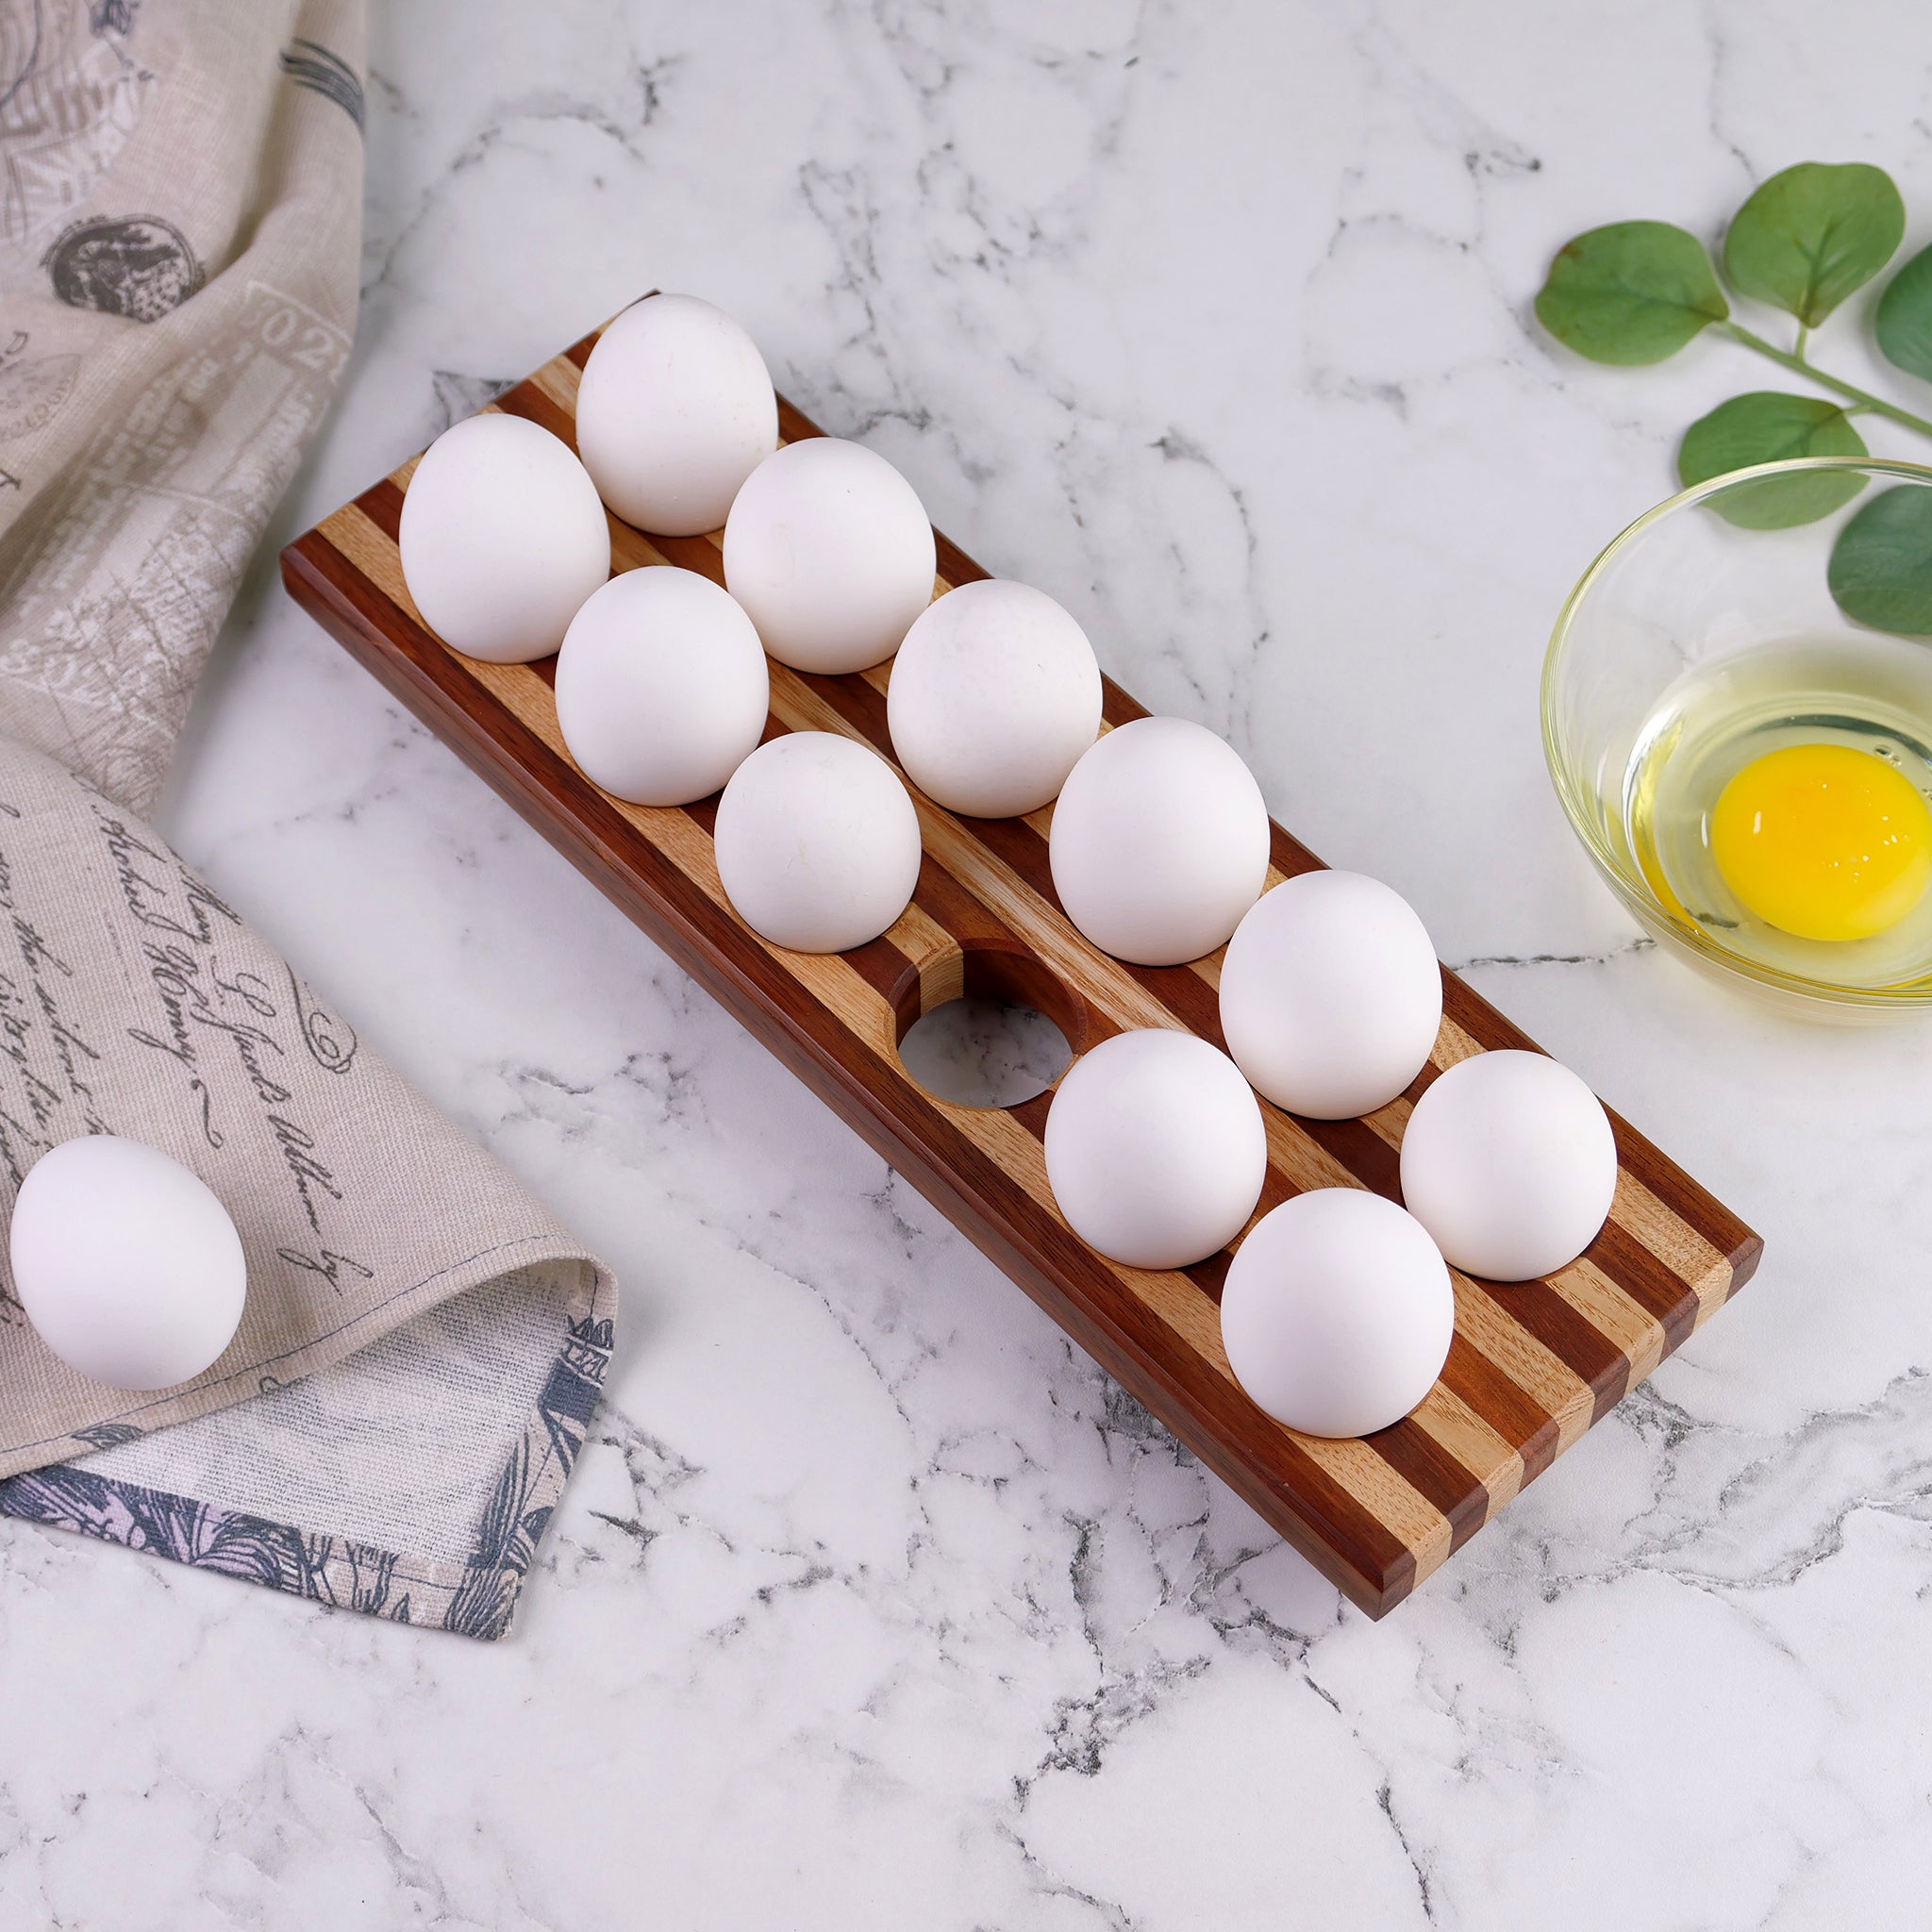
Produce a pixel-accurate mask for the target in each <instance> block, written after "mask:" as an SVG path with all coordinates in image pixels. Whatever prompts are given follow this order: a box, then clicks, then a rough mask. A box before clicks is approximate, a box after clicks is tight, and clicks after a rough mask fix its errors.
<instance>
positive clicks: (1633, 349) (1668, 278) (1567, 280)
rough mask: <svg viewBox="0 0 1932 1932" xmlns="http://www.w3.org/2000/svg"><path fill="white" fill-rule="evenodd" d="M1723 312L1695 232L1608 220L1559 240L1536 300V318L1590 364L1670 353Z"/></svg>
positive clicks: (1626, 361) (1719, 318)
mask: <svg viewBox="0 0 1932 1932" xmlns="http://www.w3.org/2000/svg"><path fill="white" fill-rule="evenodd" d="M1730 312H1731V310H1730V305H1729V304H1728V303H1727V302H1725V300H1724V291H1723V290H1722V289H1720V288H1719V287H1718V285H1717V273H1716V271H1715V270H1714V269H1713V268H1712V267H1711V265H1710V257H1709V256H1708V255H1707V254H1706V253H1705V250H1704V243H1703V242H1700V241H1699V240H1698V239H1697V237H1696V236H1695V235H1689V234H1686V233H1685V231H1684V230H1683V229H1682V228H1674V227H1672V226H1671V225H1670V224H1669V223H1668V222H1613V223H1612V224H1611V225H1609V226H1608V227H1607V228H1592V229H1591V231H1590V232H1589V233H1588V234H1587V235H1579V236H1577V238H1576V239H1575V240H1574V242H1566V243H1565V244H1564V246H1563V249H1562V252H1561V253H1560V254H1559V255H1558V256H1557V258H1556V260H1555V261H1553V262H1551V264H1550V273H1549V277H1548V279H1547V280H1546V281H1545V282H1544V283H1543V286H1542V292H1541V294H1540V295H1538V297H1537V298H1536V317H1537V320H1538V321H1539V322H1540V323H1541V324H1542V325H1543V326H1544V327H1545V328H1546V329H1548V330H1549V332H1550V333H1551V334H1552V335H1553V336H1555V337H1556V338H1557V341H1559V342H1563V343H1566V344H1567V345H1568V346H1569V347H1571V348H1573V349H1574V350H1575V351H1576V353H1577V354H1578V355H1579V356H1588V357H1589V358H1591V361H1593V362H1617V363H1622V364H1624V365H1625V366H1630V365H1634V364H1636V363H1640V362H1661V361H1662V360H1663V359H1664V358H1665V357H1666V356H1674V355H1675V354H1676V353H1677V351H1678V350H1679V349H1681V348H1682V347H1683V346H1684V344H1685V343H1686V342H1688V341H1690V340H1691V337H1692V336H1694V335H1695V334H1696V333H1697V332H1698V330H1699V329H1701V328H1704V327H1707V325H1709V324H1711V323H1713V322H1723V321H1724V318H1725V317H1726V316H1727V315H1729V314H1730Z"/></svg>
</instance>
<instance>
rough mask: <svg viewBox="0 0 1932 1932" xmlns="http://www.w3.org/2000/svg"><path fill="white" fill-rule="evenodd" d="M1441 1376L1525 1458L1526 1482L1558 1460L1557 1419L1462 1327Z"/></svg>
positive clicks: (1450, 1390)
mask: <svg viewBox="0 0 1932 1932" xmlns="http://www.w3.org/2000/svg"><path fill="white" fill-rule="evenodd" d="M1441 1381H1442V1386H1443V1387H1444V1388H1445V1389H1447V1390H1448V1391H1449V1392H1450V1393H1451V1394H1452V1395H1454V1396H1456V1397H1457V1399H1458V1400H1460V1401H1461V1402H1463V1403H1464V1404H1465V1405H1467V1407H1469V1408H1471V1409H1472V1410H1474V1413H1475V1414H1477V1415H1479V1416H1481V1417H1482V1419H1483V1420H1484V1421H1485V1422H1486V1423H1488V1424H1489V1425H1490V1426H1491V1428H1492V1429H1494V1430H1495V1431H1496V1433H1497V1434H1498V1435H1499V1436H1501V1437H1502V1438H1503V1440H1504V1441H1506V1442H1508V1443H1510V1444H1512V1445H1513V1446H1514V1448H1515V1450H1516V1453H1517V1454H1518V1455H1519V1456H1521V1457H1523V1467H1524V1481H1525V1482H1527V1481H1529V1480H1530V1479H1531V1477H1533V1476H1538V1475H1541V1474H1542V1473H1543V1471H1544V1470H1546V1469H1547V1468H1548V1467H1549V1466H1550V1464H1551V1463H1552V1462H1554V1461H1555V1460H1556V1459H1557V1447H1558V1443H1557V1434H1558V1431H1557V1419H1556V1418H1555V1417H1554V1416H1553V1415H1551V1414H1550V1412H1549V1410H1548V1409H1546V1408H1544V1407H1542V1405H1541V1403H1539V1402H1538V1401H1537V1399H1536V1398H1535V1396H1533V1395H1531V1394H1530V1393H1529V1391H1527V1390H1525V1389H1524V1388H1523V1387H1521V1386H1520V1385H1519V1384H1518V1383H1517V1382H1515V1381H1514V1380H1512V1379H1511V1378H1510V1376H1509V1375H1508V1374H1506V1373H1505V1372H1504V1371H1503V1370H1502V1369H1501V1368H1499V1367H1498V1366H1497V1365H1496V1364H1495V1363H1494V1362H1492V1361H1491V1359H1490V1358H1489V1357H1488V1356H1486V1355H1485V1354H1483V1352H1482V1350H1481V1349H1479V1348H1477V1347H1476V1345H1475V1344H1474V1342H1473V1341H1470V1340H1469V1338H1468V1337H1467V1336H1466V1335H1464V1334H1462V1333H1461V1332H1460V1331H1459V1330H1458V1331H1457V1334H1456V1336H1455V1337H1454V1339H1453V1340H1452V1341H1450V1343H1449V1359H1448V1361H1447V1362H1445V1363H1444V1364H1443V1367H1442V1375H1441Z"/></svg>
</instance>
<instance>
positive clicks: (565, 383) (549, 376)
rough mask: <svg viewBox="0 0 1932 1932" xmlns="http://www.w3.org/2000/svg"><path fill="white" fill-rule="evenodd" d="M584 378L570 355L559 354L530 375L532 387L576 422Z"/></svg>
mask: <svg viewBox="0 0 1932 1932" xmlns="http://www.w3.org/2000/svg"><path fill="white" fill-rule="evenodd" d="M600 333H601V331H600ZM583 379H584V377H583V371H582V370H580V369H579V368H578V367H577V365H576V364H575V362H573V361H572V360H571V359H570V358H569V357H568V356H559V357H558V358H557V359H556V360H555V361H554V362H546V363H544V365H543V366H542V368H541V369H540V370H538V372H537V373H536V375H533V376H531V377H530V387H531V388H532V389H534V390H537V391H541V393H542V394H543V395H546V396H548V397H549V398H550V400H551V401H552V402H553V403H555V404H556V405H557V407H558V408H559V409H561V410H562V411H563V413H564V414H565V415H566V416H568V417H569V418H570V420H571V422H572V423H573V424H575V422H576V420H577V385H578V384H579V383H580V382H582V381H583Z"/></svg>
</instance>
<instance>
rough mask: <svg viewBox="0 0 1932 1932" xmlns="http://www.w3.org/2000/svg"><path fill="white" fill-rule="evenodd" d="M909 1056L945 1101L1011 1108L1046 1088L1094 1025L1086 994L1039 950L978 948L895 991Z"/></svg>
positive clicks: (937, 963)
mask: <svg viewBox="0 0 1932 1932" xmlns="http://www.w3.org/2000/svg"><path fill="white" fill-rule="evenodd" d="M892 1005H893V1009H894V1011H895V1012H896V1014H897V1016H898V1034H899V1059H900V1062H901V1064H902V1065H903V1066H904V1067H905V1069H906V1071H907V1073H908V1074H910V1075H911V1076H912V1078H913V1079H914V1080H915V1081H917V1082H918V1083H919V1085H920V1086H921V1087H923V1088H924V1090H925V1091H927V1092H928V1093H930V1094H932V1095H933V1096H934V1097H935V1098H936V1099H940V1100H943V1101H946V1102H948V1103H949V1104H950V1105H952V1106H954V1107H981V1108H1009V1107H1019V1106H1021V1105H1023V1104H1024V1102H1026V1101H1029V1100H1032V1099H1034V1098H1035V1097H1036V1096H1038V1095H1040V1094H1041V1093H1044V1092H1045V1091H1046V1090H1047V1089H1048V1088H1049V1087H1051V1086H1052V1085H1053V1084H1054V1082H1055V1081H1056V1080H1058V1078H1059V1076H1060V1075H1061V1074H1063V1073H1065V1072H1066V1070H1067V1068H1068V1066H1069V1065H1070V1064H1071V1063H1072V1061H1073V1058H1074V1055H1075V1054H1076V1053H1078V1052H1080V1051H1082V1050H1083V1048H1084V1047H1085V1046H1086V1044H1087V1043H1088V1041H1089V1037H1090V1035H1091V1032H1092V1030H1093V1029H1092V1024H1091V1016H1090V1014H1089V1012H1088V1008H1087V1005H1086V1002H1085V1001H1084V1000H1082V999H1080V998H1079V997H1078V996H1077V995H1075V994H1074V992H1072V991H1070V990H1069V989H1068V988H1067V987H1066V985H1065V984H1064V983H1063V982H1062V981H1061V980H1060V979H1058V977H1057V976H1056V975H1055V974H1052V973H1051V972H1049V971H1048V970H1047V969H1046V967H1044V966H1042V965H1041V962H1040V961H1039V960H1038V959H1037V958H1034V957H1033V955H1032V954H1031V953H1025V952H1018V951H1008V950H1007V949H1004V948H1001V947H997V946H979V945H975V946H970V947H967V948H965V949H964V950H961V951H953V952H948V953H944V954H941V956H940V957H938V958H934V959H928V960H925V961H924V962H922V963H921V964H920V965H917V966H914V967H911V968H908V971H907V973H906V974H904V975H903V977H902V979H901V982H900V984H899V986H898V987H897V988H895V990H894V997H893V1001H892Z"/></svg>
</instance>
